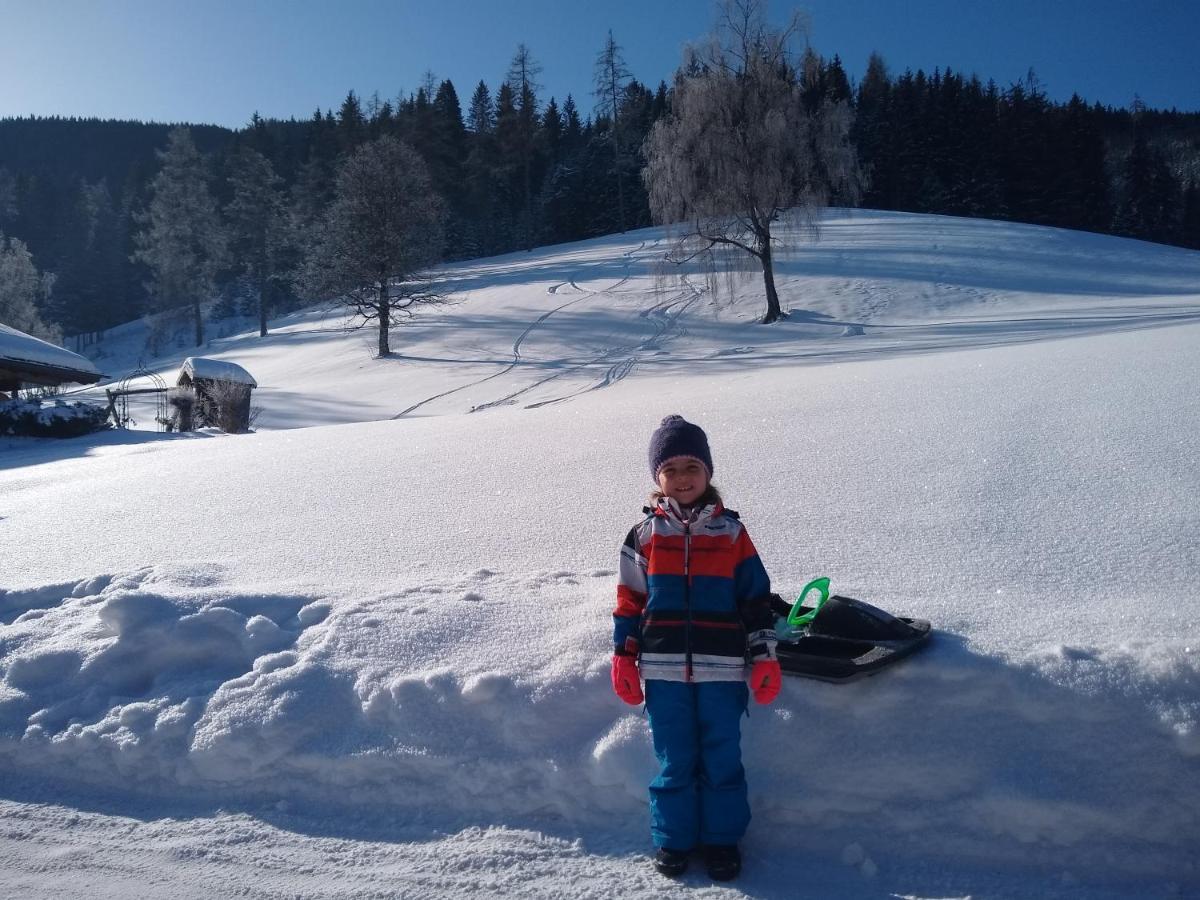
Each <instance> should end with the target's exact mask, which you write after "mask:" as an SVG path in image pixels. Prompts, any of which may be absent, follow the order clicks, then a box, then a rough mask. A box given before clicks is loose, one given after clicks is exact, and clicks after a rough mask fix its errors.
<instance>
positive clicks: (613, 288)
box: [392, 239, 659, 420]
mask: <svg viewBox="0 0 1200 900" xmlns="http://www.w3.org/2000/svg"><path fill="white" fill-rule="evenodd" d="M658 243H659V240H658V239H655V241H654V246H657V245H658ZM645 247H646V242H645V241H642V242H641V243H639V244H638V246H636V247H634V248H632V249H630V250H627V251H625V253H624V254H623V256H624V257H625V260H626V268H627V269H628V265H629V260H631V259H632V257H633V255H634V254H635V253H639V252H641V251H642V250H643V249H645ZM631 277H632V276H631V275H630V274H629V273H628V271H627V272H626V274H625V276H624V277H623V278H621V279H619V280H618V281H616V282H614V283H613V284H612V285H610V286H609V287H607V288H605V289H604V290H603V291H588V290H585V289H584V288H581V287H580V286H579V285H578V284H577V283H576V282H575V279H574V278H570V279H568V280H567V281H563V282H559V283H558V284H554V285H551V286H550V287H548V288H546V293H547V294H552V295H554V296H558V292H559V291H560V290H561V289H562V288H564V287H566V286H568V285H570V286H571V287H572V288H574V289H575V290H577V291H579V292H580V294H581V295H582V296H579V297H576V298H575V299H573V300H569V301H567V302H566V303H564V304H562V305H561V306H556V307H555V308H554V309H552V310H550V311H549V312H546V313H543V314H542V315H540V316H538V317H537V318H536V319H534V320H533V321H532V322H530V323H529V325H528V326H527V327H526V329H525V330H524V331H522V332H521V334H520V336H518V337H517V339H516V340H515V341H514V342H513V345H512V354H513V359H512V362H510V363H509V364H508V365H506V366H505V367H504V368H503V369H501V370H500V371H498V372H493V373H492V374H491V375H488V376H486V377H484V378H479V379H476V380H475V381H470V382H467V383H466V384H461V385H459V386H458V387H456V388H451V389H450V390H448V391H442V392H441V393H440V394H435V395H433V396H432V397H426V398H425V399H424V400H421V401H420V402H418V403H414V404H413V405H412V406H410V407H408V408H407V409H404V410H401V411H400V412H398V413H396V415H394V416H392V419H393V420H395V419H402V418H404V417H405V416H407V415H408V414H409V413H411V412H414V411H416V410H418V409H420V408H421V407H422V406H425V405H426V404H428V403H432V402H433V401H435V400H440V399H442V398H443V397H449V396H450V395H451V394H456V393H458V392H459V391H463V390H466V389H467V388H471V387H476V386H478V385H481V384H485V383H486V382H488V381H491V380H493V379H495V378H499V377H501V376H503V375H507V374H508V373H509V372H511V371H512V370H513V369H515V368H516V367H517V366H519V365H520V364H521V362H522V361H523V360H522V357H521V344H522V343H524V341H525V339H526V338H527V337H529V335H530V333H531V332H532V331H533V330H534V329H535V328H537V327H538V326H539V325H541V324H542V323H544V322H545V321H546V320H547V319H549V318H550V317H551V316H552V315H554V314H555V313H556V312H560V311H562V310H564V309H566V308H567V307H568V306H571V305H573V304H575V303H578V302H579V301H581V300H586V299H588V298H590V297H597V296H603V295H604V294H607V293H614V292H617V288H619V287H620V286H621V285H623V284H625V283H626V282H627V281H629V279H630V278H631ZM601 358H603V357H601ZM591 364H592V363H585V364H583V365H584V366H586V365H591ZM580 368H583V366H576V367H574V368H573V369H571V370H569V371H578V370H579V369H580ZM565 374H567V372H560V373H558V374H556V375H553V376H551V377H550V378H548V379H542V381H540V382H537V383H536V384H533V385H530V387H529V388H526V389H525V390H530V389H532V388H534V387H537V386H538V384H542V383H544V382H545V381H549V380H552V379H553V378H557V377H559V376H561V375H565ZM525 390H522V391H517V392H516V394H510V395H508V396H506V397H502V398H501V399H499V400H493V401H491V402H490V403H483V404H479V405H476V406H472V407H471V408H470V409H469V410H468V412H479V411H480V410H484V409H492V408H493V407H497V406H506V405H508V404H510V403H512V402H513V399H512V398H513V397H516V396H519V395H520V394H523V393H525ZM527 408H528V407H527Z"/></svg>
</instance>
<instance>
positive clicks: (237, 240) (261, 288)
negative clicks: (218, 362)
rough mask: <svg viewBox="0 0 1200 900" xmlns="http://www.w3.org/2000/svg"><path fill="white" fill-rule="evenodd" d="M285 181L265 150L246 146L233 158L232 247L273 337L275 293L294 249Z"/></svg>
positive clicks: (261, 323)
mask: <svg viewBox="0 0 1200 900" xmlns="http://www.w3.org/2000/svg"><path fill="white" fill-rule="evenodd" d="M282 184H283V179H281V178H280V177H279V176H278V175H276V174H275V169H274V167H273V166H272V165H271V161H270V160H268V159H267V158H266V157H265V156H263V155H262V154H261V153H257V152H255V151H254V150H250V149H249V148H244V149H243V150H242V151H241V152H240V153H239V154H238V155H237V156H236V157H235V158H234V160H233V163H232V165H231V168H230V173H229V186H230V189H231V190H232V191H233V199H231V200H230V201H229V203H228V204H227V205H226V206H225V217H226V219H227V220H228V221H229V230H230V235H229V236H230V239H231V249H232V251H233V255H234V257H235V259H236V261H237V263H238V266H239V268H241V269H242V271H243V272H244V274H245V275H246V276H248V277H249V279H250V282H251V284H252V285H253V287H254V290H255V292H256V293H257V294H258V334H259V336H260V337H266V335H267V313H268V312H269V311H270V308H271V295H272V293H273V290H274V288H275V286H276V285H277V284H278V282H279V281H280V280H281V279H283V278H285V277H286V272H287V270H288V268H289V259H290V255H291V250H292V247H293V240H292V236H291V230H290V228H289V221H288V215H287V208H286V206H285V204H284V199H283V190H282Z"/></svg>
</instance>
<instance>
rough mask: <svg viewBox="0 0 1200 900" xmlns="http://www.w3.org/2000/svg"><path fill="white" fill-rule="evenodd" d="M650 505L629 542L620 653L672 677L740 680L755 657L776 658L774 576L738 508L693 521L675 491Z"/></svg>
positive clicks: (656, 674)
mask: <svg viewBox="0 0 1200 900" xmlns="http://www.w3.org/2000/svg"><path fill="white" fill-rule="evenodd" d="M646 512H648V513H650V515H648V516H647V517H646V518H645V519H644V520H643V521H642V522H641V523H639V524H638V525H635V526H634V527H633V529H631V530H630V532H629V535H628V537H626V538H625V544H624V546H622V547H621V569H620V575H619V578H618V581H617V608H616V610H614V612H613V624H614V629H613V640H614V643H615V644H616V648H615V650H616V653H617V654H618V655H627V656H638V655H640V666H641V672H642V677H643V678H646V679H651V678H657V679H661V680H664V681H740V680H741V679H742V678H744V677H745V666H746V661H747V657H749V659H750V660H751V661H757V660H760V659H774V658H775V628H774V615H773V614H772V612H771V607H770V600H769V599H768V595H769V594H770V593H771V581H770V579H769V578H768V577H767V570H766V569H765V568H764V567H763V564H762V560H760V559H759V558H758V551H756V550H755V549H754V544H752V543H751V542H750V536H749V535H748V534H747V533H746V529H745V528H743V527H742V523H741V522H739V521H738V516H737V513H735V512H732V511H730V510H727V509H725V508H723V507H722V506H721V505H720V504H719V503H717V504H710V505H708V506H705V507H702V508H701V509H699V510H696V511H694V513H693V517H692V519H691V521H688V520H687V519H686V517H685V515H684V513H683V512H682V511H681V510H680V508H679V505H678V504H677V503H676V502H675V501H674V500H671V499H669V498H665V497H664V498H663V499H661V500H659V501H658V504H657V506H655V507H654V508H653V509H650V508H647V510H646Z"/></svg>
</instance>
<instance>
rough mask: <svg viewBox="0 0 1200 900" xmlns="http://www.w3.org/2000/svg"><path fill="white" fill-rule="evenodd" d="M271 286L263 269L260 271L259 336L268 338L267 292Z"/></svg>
mask: <svg viewBox="0 0 1200 900" xmlns="http://www.w3.org/2000/svg"><path fill="white" fill-rule="evenodd" d="M269 287H270V285H269V284H268V283H267V278H266V275H265V274H264V273H263V271H262V269H259V270H258V336H259V337H266V336H267V305H268V304H267V290H268V289H269Z"/></svg>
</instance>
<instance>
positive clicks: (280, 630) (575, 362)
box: [0, 212, 1200, 898]
mask: <svg viewBox="0 0 1200 900" xmlns="http://www.w3.org/2000/svg"><path fill="white" fill-rule="evenodd" d="M663 239H664V235H663V233H662V232H660V231H645V232H638V233H632V234H629V235H625V236H623V237H620V238H608V239H598V240H594V241H589V242H585V243H582V244H574V245H564V246H561V247H557V248H549V249H545V250H541V251H535V252H533V253H529V254H514V255H511V256H506V257H497V258H491V259H485V260H478V261H474V262H471V263H464V264H458V265H455V266H452V267H449V268H448V269H447V271H446V278H447V281H448V282H449V283H450V284H452V285H453V288H454V292H455V294H456V296H457V297H458V302H456V303H454V304H452V305H446V306H442V307H437V308H433V309H429V310H425V311H422V312H421V313H419V314H418V316H417V317H415V318H414V320H413V323H412V324H411V325H410V326H407V327H405V328H402V329H398V330H397V332H396V334H395V336H394V340H393V346H394V347H396V348H397V349H398V353H397V356H396V357H395V358H394V359H388V360H373V359H371V357H370V351H369V346H370V340H369V339H368V338H367V337H366V336H365V335H364V334H363V333H362V332H351V333H346V332H344V331H343V330H341V328H340V327H339V325H340V323H341V319H340V318H339V317H338V316H337V315H333V316H330V315H326V314H321V313H319V312H317V311H309V312H307V313H305V314H301V315H297V316H294V317H292V318H290V319H288V320H286V321H282V322H278V323H275V326H274V328H273V333H272V335H271V336H270V337H268V338H267V339H265V340H260V339H258V338H257V337H250V336H242V337H239V336H233V335H231V336H229V337H227V338H222V339H220V340H218V341H215V342H214V343H213V345H212V346H211V347H209V348H206V349H205V350H204V353H205V354H206V355H212V356H217V357H219V358H226V359H230V360H233V361H236V362H238V363H239V364H242V365H244V366H245V367H246V368H247V369H248V370H249V371H250V372H251V373H252V374H253V375H254V376H255V378H256V379H257V380H258V382H259V384H260V385H261V390H259V391H257V392H256V394H255V403H256V404H257V405H260V406H261V407H262V408H263V412H262V414H261V416H260V419H259V430H258V432H257V433H255V434H249V435H239V436H222V435H214V434H207V433H203V434H198V435H158V434H154V433H150V432H128V433H125V434H112V435H107V436H97V437H93V438H87V439H79V440H76V441H70V442H58V443H50V442H35V441H16V440H9V441H4V442H0V517H2V518H0V560H2V561H3V563H2V565H3V569H2V571H0V676H2V677H0V760H2V761H3V765H2V766H0V807H3V810H4V815H5V821H6V823H12V824H11V825H10V826H8V827H7V828H6V830H5V832H4V834H3V835H0V853H2V854H3V856H4V858H5V859H6V860H11V861H12V862H11V863H9V864H7V865H8V873H7V874H6V875H5V876H4V882H3V884H4V887H5V888H6V889H8V890H10V891H12V892H13V893H14V894H16V895H20V896H49V895H50V894H56V895H59V896H64V895H65V896H84V895H90V896H118V895H120V894H121V892H122V891H125V893H126V894H127V893H128V890H129V889H130V887H131V886H132V885H137V886H139V889H140V890H141V892H142V893H143V894H145V893H146V892H147V891H149V893H151V894H153V895H156V896H175V897H178V896H187V897H193V896H194V897H200V896H211V895H212V894H213V893H218V894H222V895H225V894H230V893H234V892H235V891H241V892H245V893H247V894H249V895H250V896H264V897H265V896H278V895H281V894H285V893H286V894H299V895H304V896H313V895H319V896H334V895H344V896H362V895H376V894H378V895H384V894H387V895H390V894H392V893H399V894H404V893H406V892H407V893H414V894H415V893H420V894H422V895H424V896H456V895H457V896H461V895H463V894H465V893H469V894H471V895H475V896H512V895H514V894H526V895H533V896H552V895H553V896H564V895H569V896H595V897H601V896H612V895H613V894H614V893H617V892H619V893H621V894H622V895H626V896H632V897H643V896H645V897H649V896H655V897H657V896H684V895H685V894H686V895H689V896H690V895H692V894H693V893H694V891H696V890H699V891H700V893H701V895H703V896H771V897H784V896H796V895H797V894H798V892H800V891H801V889H803V890H804V891H808V892H810V893H811V895H813V896H841V897H864V898H866V897H872V898H874V897H884V896H896V895H900V896H912V897H947V896H972V897H1000V896H1004V897H1010V896H1011V897H1019V896H1048V897H1050V896H1062V897H1078V896H1087V897H1128V896H1159V897H1164V896H1166V897H1169V896H1188V895H1190V894H1191V893H1194V892H1195V891H1197V890H1200V870H1197V867H1196V863H1195V861H1194V859H1193V858H1192V857H1193V853H1192V848H1194V847H1195V846H1196V844H1197V841H1198V840H1200V818H1198V817H1197V813H1196V810H1197V809H1198V808H1200V803H1198V801H1200V792H1198V789H1197V787H1196V782H1195V777H1194V774H1195V765H1196V760H1197V758H1198V757H1200V655H1198V653H1197V650H1196V648H1197V646H1198V641H1200V633H1198V631H1197V627H1196V624H1195V623H1196V621H1197V619H1198V617H1200V596H1198V595H1197V592H1196V590H1195V584H1196V583H1197V579H1198V577H1200V538H1197V535H1198V534H1200V512H1198V509H1197V506H1196V504H1195V497H1196V493H1197V489H1198V487H1200V471H1198V464H1197V462H1196V461H1197V459H1200V453H1198V451H1200V446H1198V445H1200V438H1198V437H1197V435H1200V409H1198V407H1197V405H1196V404H1195V402H1194V394H1195V384H1196V383H1197V375H1198V374H1200V372H1198V363H1197V356H1196V353H1195V348H1196V346H1197V340H1198V339H1200V294H1198V293H1197V289H1196V285H1197V284H1198V283H1200V278H1198V277H1197V276H1200V254H1197V253H1189V252H1186V251H1181V250H1175V249H1170V248H1163V247H1158V246H1154V245H1149V244H1142V243H1139V242H1134V241H1127V240H1120V239H1115V238H1111V237H1101V236H1096V235H1088V234H1080V233H1073V232H1065V231H1058V230H1054V229H1046V228H1037V227H1032V226H1021V225H1013V224H1008V223H996V222H987V221H972V220H964V219H951V218H942V217H923V216H915V215H900V214H881V213H866V212H854V213H853V214H850V213H835V214H833V215H831V217H830V218H829V219H828V220H827V221H826V222H825V223H824V225H823V229H822V238H821V240H820V242H818V243H815V244H806V245H802V246H801V247H800V248H799V249H798V250H797V251H796V252H795V253H794V254H793V255H792V256H791V257H790V258H789V259H787V260H786V261H785V262H784V264H783V276H782V279H781V296H782V298H783V301H784V306H785V308H789V307H790V309H791V316H790V318H789V320H788V321H786V322H785V323H782V324H780V325H776V326H770V327H765V326H760V325H757V324H755V322H754V319H755V318H756V316H757V315H758V314H759V313H760V307H759V301H758V299H757V298H758V296H759V292H760V288H759V284H758V282H757V281H756V280H753V279H751V280H749V281H746V282H738V283H735V284H734V285H733V288H732V291H731V292H719V293H717V294H714V293H712V292H710V291H709V290H708V289H707V287H706V284H705V282H704V279H703V278H702V277H701V276H700V274H699V273H697V272H691V273H685V277H684V278H683V279H682V280H675V279H674V278H668V279H661V278H658V277H657V276H658V274H659V273H658V269H657V266H656V263H655V258H656V257H655V254H657V253H659V252H660V251H661V249H662V241H663ZM135 331H136V328H135V327H133V326H131V327H130V328H129V329H127V332H126V333H125V335H124V337H122V336H121V335H116V337H115V340H114V341H113V342H112V343H110V344H109V345H107V346H106V347H103V348H102V349H103V350H104V351H105V353H106V355H105V356H101V357H100V358H99V359H98V364H99V365H100V367H101V368H102V369H104V370H105V371H106V372H109V373H110V374H113V375H116V374H120V373H121V372H122V371H123V370H124V369H125V367H127V366H129V365H131V362H132V360H135V359H136V354H137V352H138V346H139V336H138V335H137V334H136V333H134V332H135ZM191 352H193V351H186V350H184V349H182V348H180V349H179V351H178V353H177V354H176V355H175V356H174V357H172V358H169V359H162V360H157V361H155V362H154V366H155V367H156V368H158V369H159V370H160V371H162V372H163V373H171V372H173V371H174V370H175V369H176V368H177V366H178V362H179V360H180V359H182V357H183V356H184V355H185V354H190V353H191ZM472 410H474V411H472ZM670 412H679V413H682V414H683V415H685V416H687V417H688V418H689V419H692V420H694V421H697V422H699V423H700V424H702V425H703V426H704V427H705V428H706V429H707V430H708V433H709V435H710V438H711V440H712V445H713V454H714V460H715V480H716V483H717V484H719V485H720V486H721V488H722V490H723V492H724V493H725V495H726V497H727V499H728V501H729V503H730V505H731V506H732V507H734V508H735V509H738V510H739V511H740V512H741V514H742V517H743V520H744V521H745V522H746V523H747V527H748V528H749V530H750V531H751V533H752V534H753V536H754V540H755V543H756V544H757V546H758V548H759V551H760V552H761V554H762V557H763V559H764V561H765V563H766V565H767V568H768V571H769V572H770V574H771V576H772V579H773V584H774V587H775V589H776V590H778V591H779V592H780V593H782V594H784V595H785V596H787V595H788V594H789V593H792V594H793V595H794V593H795V592H796V591H797V590H798V589H799V587H800V586H801V585H802V584H803V583H804V582H806V581H807V580H808V579H809V578H811V577H813V576H815V575H829V576H830V577H831V578H832V579H833V583H834V586H835V588H836V589H837V590H838V591H839V592H842V593H845V594H849V595H851V596H858V597H862V598H863V599H867V600H870V601H871V602H873V603H876V604H878V605H881V606H883V607H885V608H887V609H891V610H893V611H895V612H901V613H905V614H909V615H915V616H919V617H922V618H927V619H929V620H930V621H932V622H933V623H934V627H935V628H936V629H937V633H936V634H935V637H934V640H933V643H932V645H931V646H930V647H929V648H928V649H927V650H926V651H924V652H923V653H922V654H921V655H919V656H917V657H915V658H913V659H912V660H910V661H907V662H905V663H903V664H901V665H900V666H898V667H897V668H896V669H894V670H891V671H888V672H885V673H883V674H881V675H880V676H878V677H877V678H874V679H868V680H866V681H863V682H860V683H856V684H852V685H829V684H824V683H820V682H814V681H805V680H800V679H792V678H789V679H785V681H786V683H785V685H784V690H783V693H782V695H781V697H780V699H779V701H778V702H777V703H776V705H774V706H772V707H754V708H752V709H751V710H750V716H749V718H748V719H747V720H744V725H743V729H744V735H745V736H744V740H743V746H744V750H745V759H746V766H747V771H748V777H749V780H750V789H751V804H752V807H753V809H754V815H755V819H754V822H753V823H752V825H751V831H750V833H749V835H748V836H747V840H746V849H747V865H746V871H745V873H744V877H743V878H742V879H741V880H740V881H739V882H737V883H736V885H735V886H733V887H728V888H726V887H723V888H720V889H718V888H716V887H713V886H711V885H709V884H708V883H707V882H706V881H705V880H704V879H703V877H702V875H700V874H698V873H697V874H691V875H689V876H687V878H686V879H685V881H684V882H683V883H682V884H680V885H671V884H670V883H667V882H664V881H662V879H661V878H658V877H657V876H655V875H654V873H653V872H652V871H651V870H650V867H649V863H648V861H647V860H646V858H645V853H646V851H647V848H648V845H649V840H648V836H647V833H646V821H645V819H646V806H645V784H646V782H647V781H648V779H649V777H650V774H651V772H652V768H653V756H652V754H651V750H650V745H649V738H648V731H647V728H646V724H645V720H644V718H643V717H642V716H641V715H640V711H638V710H635V709H631V708H630V707H625V706H623V705H622V704H621V703H620V701H618V700H617V699H616V698H615V697H613V696H612V694H611V691H610V689H609V686H608V654H609V652H610V647H609V639H610V628H611V626H610V618H609V615H610V612H611V607H612V595H613V585H614V571H615V568H616V561H617V548H618V546H619V543H620V540H621V538H622V536H623V535H624V533H625V531H626V530H627V529H628V527H629V525H631V524H633V522H634V521H636V520H637V518H638V515H639V509H640V507H641V505H642V502H643V498H644V496H645V494H646V491H647V489H648V487H649V483H648V482H649V476H648V473H647V472H646V471H645V466H646V462H645V447H646V442H647V439H648V437H649V434H650V432H651V430H652V429H653V428H654V426H655V425H656V424H657V422H658V420H659V419H660V418H661V417H662V416H663V415H665V414H667V413H670ZM97 883H99V884H102V885H103V887H102V888H99V889H97V888H96V887H95V885H96V884H97ZM147 885H149V886H150V887H149V888H147V887H146V886H147Z"/></svg>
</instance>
